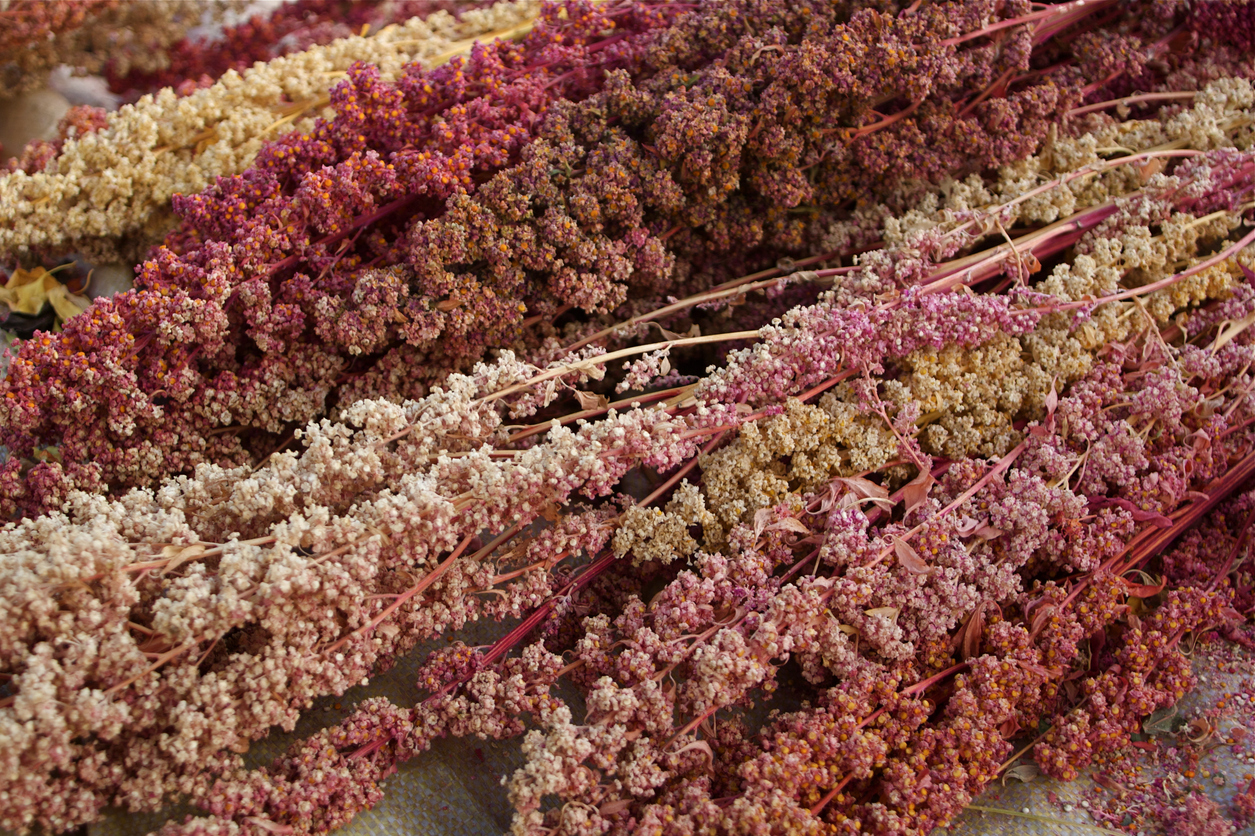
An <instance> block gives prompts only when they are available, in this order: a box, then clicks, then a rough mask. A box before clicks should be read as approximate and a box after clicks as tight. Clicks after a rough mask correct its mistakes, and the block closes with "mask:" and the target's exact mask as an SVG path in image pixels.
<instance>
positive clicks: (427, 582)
mask: <svg viewBox="0 0 1255 836" xmlns="http://www.w3.org/2000/svg"><path fill="white" fill-rule="evenodd" d="M474 537H475V535H473V534H468V535H467V536H466V538H465V539H463V540H462V542H461V543H460V544H458V547H457V548H456V549H454V550H453V552H452V553H450V555H449V556H448V557H446V558H445V559H444V562H443V563H441V564H440V565H439V566H437V567H436V568H435V569H433V570H432V571H430V572H428V573H427V576H426V577H424V578H423V579H422V580H421V581H419V582H418V583H416V584H415V585H414V586H412V587H410V588H409V589H407V590H406V591H405V592H404V593H402V594H401V595H398V596H397V599H396V600H395V601H393V602H392V603H391V604H389V605H388V606H387V607H385V608H384V610H383V612H381V613H379V615H377V616H375V617H374V618H372V619H371V620H370V623H369V624H367V625H365V626H364V627H359V628H358V629H356V630H354V631H353V632H352V633H349V634H348V635H347V636H345V637H344V638H342V639H340V640H339V641H338V642H336V643H335V644H333V645H331V647H328V648H327V649H326V651H324V652H325V653H334V652H336V651H337V650H339V649H340V648H342V647H344V645H346V644H348V642H349V640H350V639H352V638H353V637H354V636H357V635H360V634H363V633H369V632H370V631H371V630H373V629H375V628H376V627H378V626H379V625H380V624H382V623H383V622H384V621H385V620H386V619H387V618H388V616H390V615H392V614H393V613H394V612H396V611H397V610H398V609H400V607H401V605H402V604H404V603H405V602H406V601H408V600H410V599H411V598H413V597H414V596H415V595H418V594H419V593H420V592H422V591H423V590H424V589H426V588H427V587H429V586H431V585H432V584H433V583H435V582H436V581H437V580H439V578H440V576H441V575H443V574H444V573H445V572H447V571H448V570H449V567H450V566H452V565H453V564H454V563H455V562H456V561H457V559H458V558H459V557H461V556H462V552H464V551H466V547H467V546H469V545H470V544H471V540H473V539H474Z"/></svg>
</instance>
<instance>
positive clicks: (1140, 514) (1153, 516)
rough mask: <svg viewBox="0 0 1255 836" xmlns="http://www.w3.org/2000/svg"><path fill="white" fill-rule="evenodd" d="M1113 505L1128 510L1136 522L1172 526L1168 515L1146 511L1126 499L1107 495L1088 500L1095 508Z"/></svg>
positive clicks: (1160, 526) (1092, 507)
mask: <svg viewBox="0 0 1255 836" xmlns="http://www.w3.org/2000/svg"><path fill="white" fill-rule="evenodd" d="M1113 505H1114V506H1115V507H1117V508H1123V509H1124V510H1126V511H1128V512H1129V513H1130V514H1131V515H1132V516H1133V519H1135V520H1137V521H1138V522H1150V523H1154V524H1155V525H1156V526H1157V527H1158V528H1172V520H1171V519H1169V518H1168V517H1165V516H1164V515H1163V514H1160V513H1157V512H1155V511H1146V510H1143V509H1141V508H1138V507H1137V506H1136V505H1134V504H1133V503H1132V502H1129V501H1128V500H1127V499H1111V498H1109V497H1103V498H1101V499H1091V500H1090V501H1089V507H1090V508H1091V509H1095V510H1096V509H1098V508H1110V507H1112V506H1113Z"/></svg>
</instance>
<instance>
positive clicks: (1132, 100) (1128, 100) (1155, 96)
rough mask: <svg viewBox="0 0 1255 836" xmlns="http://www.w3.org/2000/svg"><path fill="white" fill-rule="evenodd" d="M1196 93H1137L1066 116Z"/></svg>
mask: <svg viewBox="0 0 1255 836" xmlns="http://www.w3.org/2000/svg"><path fill="white" fill-rule="evenodd" d="M1197 95H1198V93H1196V92H1194V91H1192V90H1187V91H1183V92H1180V93H1139V94H1138V95H1136V96H1125V97H1124V98H1122V99H1112V100H1111V101H1108V102H1099V103H1098V104H1092V105H1085V106H1084V107H1074V108H1072V109H1071V110H1069V111H1068V116H1082V115H1084V114H1086V113H1094V112H1096V111H1099V110H1106V109H1107V108H1109V107H1119V106H1120V105H1133V104H1142V103H1144V102H1168V101H1174V100H1176V99H1192V98H1194V97H1195V96H1197Z"/></svg>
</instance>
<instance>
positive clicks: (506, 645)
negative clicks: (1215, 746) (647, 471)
mask: <svg viewBox="0 0 1255 836" xmlns="http://www.w3.org/2000/svg"><path fill="white" fill-rule="evenodd" d="M722 439H723V434H722V433H720V434H719V435H717V436H715V437H714V438H713V439H711V440H710V443H709V444H707V445H706V446H705V447H703V448H702V453H709V452H711V451H712V450H714V449H715V447H716V445H718V444H719V442H720V441H721V440H722ZM697 460H698V456H693V457H692V458H691V459H689V460H688V461H687V462H685V463H684V465H683V466H681V467H680V468H679V469H678V470H676V472H675V473H673V474H672V475H671V476H670V478H668V479H667V481H665V482H663V483H662V484H661V485H659V486H658V487H657V488H656V489H655V490H654V491H653V492H652V493H651V494H650V495H649V496H647V497H645V498H644V499H642V500H641V501H640V503H639V504H640V505H649V504H651V503H653V502H655V501H656V500H657V499H658V498H659V497H660V496H662V495H663V494H664V493H666V492H667V491H669V490H671V488H673V487H675V485H677V484H678V483H679V481H680V480H681V479H683V478H684V477H685V476H687V475H688V474H689V473H690V472H692V470H693V468H695V467H697ZM616 560H618V558H617V557H616V556H615V554H614V552H607V553H606V554H603V555H602V556H601V557H599V558H598V559H597V560H595V561H593V562H592V563H590V564H589V565H588V567H587V568H586V569H584V571H583V572H581V573H580V575H579V577H577V578H574V579H573V580H571V581H569V582H568V583H567V584H566V585H565V586H564V587H562V589H561V590H559V591H558V592H557V593H555V594H553V595H550V596H549V598H548V599H547V600H546V601H545V602H544V603H543V604H541V605H540V606H538V607H537V608H536V609H535V610H533V611H532V613H531V614H530V615H529V616H528V617H527V618H525V619H523V622H522V623H521V624H519V625H518V626H517V627H515V628H514V629H513V630H511V631H510V632H509V633H507V634H506V635H505V636H503V637H501V638H500V639H498V640H497V641H496V642H495V643H494V644H493V646H492V647H491V648H489V650H488V652H487V653H485V654H484V656H483V659H482V660H481V662H482V665H490V664H492V663H493V662H495V661H496V660H497V659H500V658H501V657H502V656H504V655H505V654H506V653H508V652H509V651H510V650H511V649H512V648H513V647H514V646H515V645H516V644H518V643H519V642H521V641H522V640H523V639H524V638H525V637H526V636H527V635H528V634H529V633H531V632H532V630H534V629H536V627H537V626H538V625H539V624H540V623H541V622H542V621H544V620H545V618H547V617H548V616H549V614H550V613H551V612H553V610H554V607H556V606H557V604H558V602H559V601H561V600H565V599H566V598H569V597H570V596H572V595H575V594H576V593H578V592H580V591H581V590H583V589H584V588H585V587H587V586H588V585H589V584H591V583H592V582H593V581H595V580H596V579H597V578H598V576H600V575H601V574H602V573H603V572H605V571H606V570H607V569H609V568H610V567H611V566H612V565H613V564H614V562H615V561H616ZM465 681H466V680H465V679H455V680H454V681H452V682H450V683H448V684H447V685H445V686H444V687H442V688H441V689H440V690H439V691H437V692H436V693H434V694H432V695H431V696H430V697H428V698H427V702H431V701H432V700H434V699H437V698H439V697H442V696H444V695H446V694H448V693H450V692H451V691H453V690H454V689H456V688H458V687H459V686H460V685H462V684H463V682H465Z"/></svg>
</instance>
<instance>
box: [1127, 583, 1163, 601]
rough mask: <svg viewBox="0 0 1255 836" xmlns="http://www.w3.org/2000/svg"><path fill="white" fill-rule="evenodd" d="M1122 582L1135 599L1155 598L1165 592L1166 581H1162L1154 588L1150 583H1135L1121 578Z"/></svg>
mask: <svg viewBox="0 0 1255 836" xmlns="http://www.w3.org/2000/svg"><path fill="white" fill-rule="evenodd" d="M1120 582H1121V583H1122V584H1124V586H1125V588H1126V589H1128V591H1129V594H1130V595H1132V596H1133V597H1134V598H1153V597H1155V596H1156V595H1158V594H1159V593H1160V592H1163V588H1164V585H1165V583H1166V581H1160V582H1159V583H1158V584H1156V585H1154V586H1152V585H1151V584H1148V583H1135V582H1134V581H1131V580H1129V579H1128V578H1120Z"/></svg>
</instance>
